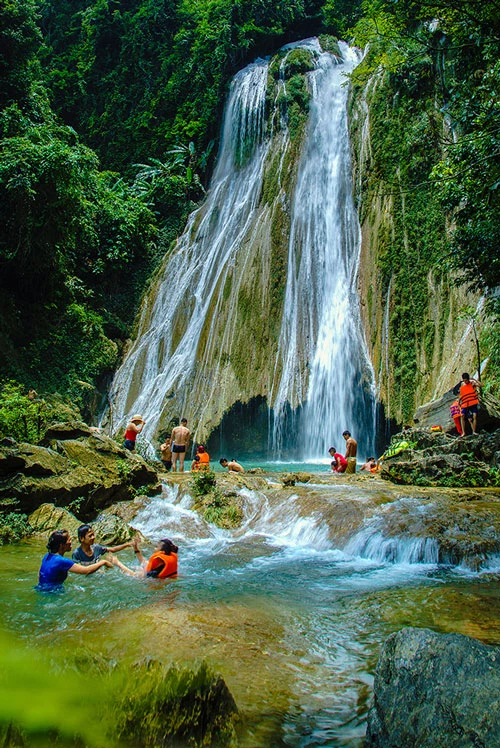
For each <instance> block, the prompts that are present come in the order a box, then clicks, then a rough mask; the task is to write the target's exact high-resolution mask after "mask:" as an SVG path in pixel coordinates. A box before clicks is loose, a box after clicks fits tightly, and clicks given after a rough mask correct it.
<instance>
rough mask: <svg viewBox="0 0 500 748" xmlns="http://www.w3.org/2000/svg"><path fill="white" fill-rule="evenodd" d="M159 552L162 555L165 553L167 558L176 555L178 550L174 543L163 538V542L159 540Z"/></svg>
mask: <svg viewBox="0 0 500 748" xmlns="http://www.w3.org/2000/svg"><path fill="white" fill-rule="evenodd" d="M159 545H160V550H161V551H162V552H163V553H166V554H167V556H170V554H171V553H177V551H178V550H179V548H178V547H177V546H176V545H175V543H172V541H171V540H169V539H168V538H164V539H163V540H160V542H159Z"/></svg>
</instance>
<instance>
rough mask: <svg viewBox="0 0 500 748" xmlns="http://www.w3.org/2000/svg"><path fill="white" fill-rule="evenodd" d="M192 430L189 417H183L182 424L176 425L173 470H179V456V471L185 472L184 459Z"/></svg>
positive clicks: (173, 442)
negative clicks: (188, 422)
mask: <svg viewBox="0 0 500 748" xmlns="http://www.w3.org/2000/svg"><path fill="white" fill-rule="evenodd" d="M190 439H191V432H190V431H189V429H188V427H187V418H181V423H180V426H176V427H175V429H173V431H172V472H173V473H175V472H176V470H177V458H179V463H180V465H179V472H180V473H183V472H184V460H185V458H186V452H187V448H188V447H189V440H190Z"/></svg>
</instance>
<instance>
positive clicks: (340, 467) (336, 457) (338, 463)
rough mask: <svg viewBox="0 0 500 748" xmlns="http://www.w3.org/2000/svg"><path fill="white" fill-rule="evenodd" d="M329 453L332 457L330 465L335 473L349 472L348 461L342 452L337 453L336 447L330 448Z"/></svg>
mask: <svg viewBox="0 0 500 748" xmlns="http://www.w3.org/2000/svg"><path fill="white" fill-rule="evenodd" d="M328 451H329V453H330V457H331V458H332V461H331V463H330V465H331V467H332V470H333V472H334V473H345V471H346V470H347V460H346V458H345V457H344V455H341V454H340V452H337V450H336V449H335V447H330V449H329V450H328Z"/></svg>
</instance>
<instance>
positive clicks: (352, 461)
mask: <svg viewBox="0 0 500 748" xmlns="http://www.w3.org/2000/svg"><path fill="white" fill-rule="evenodd" d="M342 436H343V437H344V439H345V455H344V457H345V459H346V460H347V468H346V473H355V472H356V455H357V454H358V442H357V441H356V439H353V438H352V436H351V432H350V431H343V432H342Z"/></svg>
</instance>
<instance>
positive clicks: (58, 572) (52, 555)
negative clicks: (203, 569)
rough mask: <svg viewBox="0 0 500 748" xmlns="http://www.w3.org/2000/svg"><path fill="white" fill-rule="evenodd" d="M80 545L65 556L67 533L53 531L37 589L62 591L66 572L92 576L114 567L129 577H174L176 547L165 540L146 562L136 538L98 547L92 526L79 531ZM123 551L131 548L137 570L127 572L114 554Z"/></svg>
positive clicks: (68, 538) (69, 544)
mask: <svg viewBox="0 0 500 748" xmlns="http://www.w3.org/2000/svg"><path fill="white" fill-rule="evenodd" d="M78 541H79V543H80V545H79V546H78V548H77V549H76V550H75V551H73V554H72V557H71V558H66V556H65V554H66V553H69V552H70V551H71V550H72V539H71V535H70V533H69V532H68V530H55V532H53V533H52V534H51V535H50V537H49V541H48V543H47V551H48V553H46V554H45V556H44V557H43V559H42V564H41V566H40V572H39V576H38V585H37V589H38V590H40V591H42V592H54V591H58V590H61V589H62V585H63V583H64V582H65V580H66V578H67V576H68V573H70V572H71V573H72V574H85V575H87V574H94V573H95V572H96V571H99V569H102V568H103V567H107V568H111V567H113V566H116V567H118V568H119V569H121V570H122V571H123V572H124V573H125V574H127V575H129V576H132V577H137V578H141V577H154V578H158V579H166V578H167V577H173V576H175V575H176V574H177V553H178V550H179V549H178V547H177V546H176V545H175V543H173V542H172V541H171V540H169V539H168V538H164V539H163V540H160V541H159V543H158V544H157V545H156V548H155V550H154V551H153V553H152V555H151V556H150V557H149V559H147V560H146V559H145V558H144V556H143V555H142V552H141V550H140V548H139V545H138V541H137V538H134V539H133V540H130V541H128V542H127V543H122V544H120V545H115V546H105V545H100V544H99V543H96V542H95V533H94V530H93V529H92V527H91V525H81V526H80V527H79V528H78ZM125 548H133V549H134V553H135V554H136V558H137V560H138V562H139V567H138V568H137V569H136V570H133V569H129V567H128V566H125V564H122V562H121V561H119V560H118V558H117V557H116V556H115V555H114V554H115V553H118V552H119V551H123V550H124V549H125Z"/></svg>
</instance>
